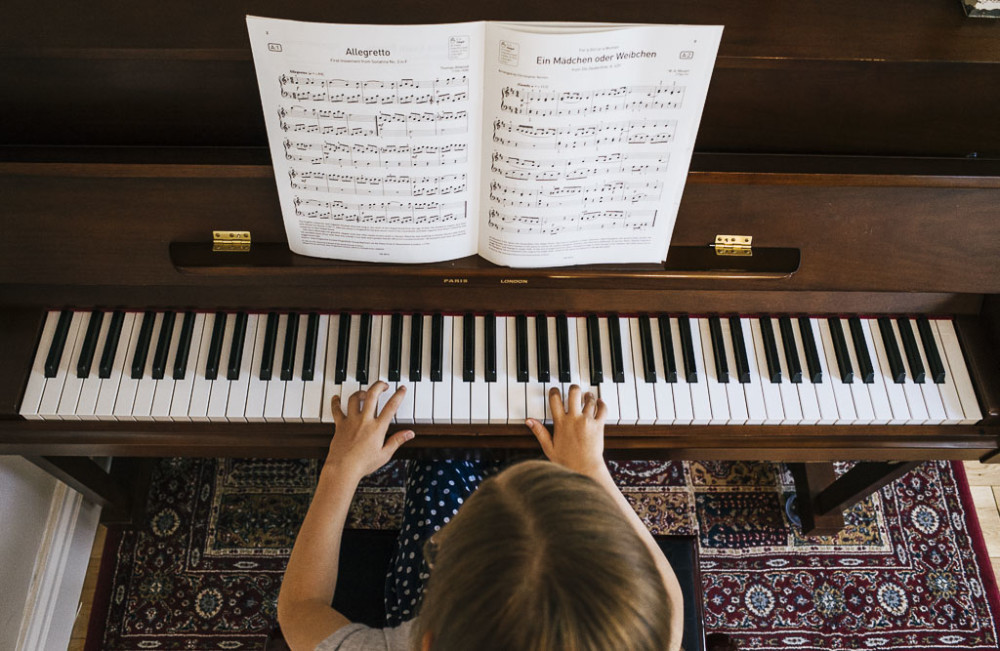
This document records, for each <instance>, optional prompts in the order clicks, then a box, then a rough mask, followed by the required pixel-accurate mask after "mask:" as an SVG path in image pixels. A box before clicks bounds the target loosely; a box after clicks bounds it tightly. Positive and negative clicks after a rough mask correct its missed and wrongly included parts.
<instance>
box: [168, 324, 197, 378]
mask: <svg viewBox="0 0 1000 651" xmlns="http://www.w3.org/2000/svg"><path fill="white" fill-rule="evenodd" d="M193 336H194V312H185V313H184V320H183V321H181V334H180V336H179V337H177V354H176V355H174V373H173V378H174V379H175V380H183V379H184V376H185V375H187V363H188V357H189V356H190V355H191V338H192V337H193Z"/></svg>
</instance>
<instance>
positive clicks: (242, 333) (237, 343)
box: [226, 312, 249, 380]
mask: <svg viewBox="0 0 1000 651" xmlns="http://www.w3.org/2000/svg"><path fill="white" fill-rule="evenodd" d="M248 322H249V318H248V317H247V313H246V312H237V313H236V323H235V324H234V325H233V341H232V342H231V343H230V345H229V365H228V368H227V369H226V379H227V380H238V379H240V371H241V370H242V369H241V367H242V366H243V347H244V346H246V341H247V323H248Z"/></svg>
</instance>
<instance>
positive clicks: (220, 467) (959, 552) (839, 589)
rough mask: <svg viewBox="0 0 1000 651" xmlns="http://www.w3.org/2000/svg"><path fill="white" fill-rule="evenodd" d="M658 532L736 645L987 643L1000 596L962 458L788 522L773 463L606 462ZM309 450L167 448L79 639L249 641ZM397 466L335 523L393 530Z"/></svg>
mask: <svg viewBox="0 0 1000 651" xmlns="http://www.w3.org/2000/svg"><path fill="white" fill-rule="evenodd" d="M613 470H614V474H615V477H616V479H617V480H618V482H619V484H620V485H622V486H623V489H624V491H625V493H626V495H627V496H628V497H629V499H630V500H631V501H632V503H633V504H634V505H635V506H636V508H637V510H638V512H639V513H640V514H641V516H642V517H643V518H644V519H645V521H646V522H647V524H648V525H649V527H650V529H651V530H653V531H654V532H656V533H680V534H696V535H697V536H698V537H699V540H700V554H701V569H702V580H703V583H704V602H705V617H706V622H705V623H706V628H707V631H708V632H723V633H728V634H730V635H731V636H732V637H734V638H736V640H737V641H738V642H739V643H740V646H741V648H744V649H757V650H768V649H800V650H813V649H906V650H917V649H943V648H950V649H998V648H1000V647H998V630H997V617H998V614H1000V597H998V592H997V585H996V581H995V579H994V577H993V573H992V570H991V568H990V563H989V558H988V557H987V553H986V549H985V544H984V543H983V539H982V535H981V532H980V530H979V525H978V522H977V520H976V516H975V511H974V510H973V506H972V500H971V497H970V495H969V490H968V484H967V482H966V479H965V472H964V469H963V467H962V465H961V464H960V463H956V464H952V463H950V462H934V463H927V464H924V465H923V466H921V467H919V468H917V469H916V470H914V471H913V472H911V473H909V474H908V475H906V476H904V477H903V478H901V479H900V480H899V481H896V482H894V483H892V484H890V485H889V486H887V487H886V488H884V489H883V490H881V491H880V492H879V493H877V494H875V495H873V496H872V497H871V498H869V499H867V500H865V501H864V502H862V503H861V504H859V505H858V506H856V507H855V508H853V509H852V510H851V511H850V512H849V513H848V514H847V526H846V527H845V529H844V530H843V531H842V532H841V533H840V534H839V535H838V536H836V537H816V538H806V537H803V536H801V535H800V534H799V533H798V529H797V528H796V526H795V525H792V524H790V522H789V516H788V513H786V503H787V501H788V498H789V497H790V496H791V495H792V494H793V492H794V491H793V488H792V479H791V476H790V474H789V473H788V472H787V471H786V470H784V468H783V466H780V465H776V464H769V463H734V462H712V463H704V462H683V463H681V462H647V461H642V462H636V461H633V462H620V463H616V464H614V466H613ZM317 471H318V469H317V462H316V461H313V460H297V461H288V460H233V459H227V460H212V459H207V460H205V459H165V460H162V461H161V462H160V463H159V464H158V467H157V469H156V472H155V475H154V477H153V487H152V489H151V491H150V496H149V500H148V507H147V519H146V521H145V523H144V525H143V526H142V527H140V528H137V529H135V530H131V531H127V532H124V533H117V534H109V536H108V542H107V547H106V548H105V551H104V564H103V567H102V572H101V577H100V578H99V582H98V589H97V598H96V600H95V603H94V609H93V610H94V615H93V617H92V620H91V626H90V637H89V639H88V642H87V650H88V651H97V650H104V651H119V650H122V651H124V650H133V649H188V650H200V649H206V650H207V649H215V650H217V649H260V648H262V647H263V644H264V640H265V639H266V637H267V635H268V632H269V631H270V630H271V629H272V628H273V627H274V625H275V600H276V597H277V594H278V587H279V585H280V581H281V576H282V572H283V569H284V566H285V562H286V560H287V558H288V554H289V551H290V546H291V544H292V541H293V538H294V534H295V532H296V531H297V529H298V526H299V524H300V522H301V520H302V518H303V516H304V514H305V511H306V507H307V506H308V503H309V498H310V496H311V493H312V490H313V486H314V484H315V481H316V476H317ZM403 472H404V470H403V466H402V463H401V462H393V463H391V464H390V465H389V466H387V467H386V468H384V469H383V470H381V471H379V472H378V473H376V474H375V475H373V476H372V477H370V478H368V479H367V480H366V482H365V485H364V486H363V488H362V489H361V490H360V491H359V493H358V495H357V497H356V499H355V502H354V505H353V507H352V511H351V516H350V520H349V524H348V526H351V527H358V528H395V527H396V526H398V522H399V518H400V512H401V507H402V501H403V495H402V485H403Z"/></svg>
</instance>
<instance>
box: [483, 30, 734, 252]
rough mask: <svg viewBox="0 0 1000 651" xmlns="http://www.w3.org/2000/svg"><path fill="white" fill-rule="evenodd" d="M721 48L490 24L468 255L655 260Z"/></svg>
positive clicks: (700, 38)
mask: <svg viewBox="0 0 1000 651" xmlns="http://www.w3.org/2000/svg"><path fill="white" fill-rule="evenodd" d="M574 32H575V33H574ZM721 37H722V27H720V26H689V25H629V26H609V25H576V26H574V25H546V24H538V23H534V24H516V23H488V24H487V32H486V55H485V66H486V87H485V93H484V99H483V101H484V113H485V115H484V122H483V132H484V133H483V152H484V161H483V176H482V178H483V184H482V189H481V205H482V211H483V212H484V218H485V222H484V223H483V224H482V225H481V226H480V231H479V254H480V255H481V256H483V257H485V258H487V259H489V260H490V261H492V262H494V263H496V264H502V265H508V266H512V267H539V266H563V265H577V264H600V263H622V262H646V263H650V262H660V261H662V260H664V259H665V258H666V254H667V248H668V246H669V243H670V236H671V233H672V232H673V226H674V221H675V220H676V217H677V209H678V206H679V205H680V200H681V194H682V192H683V189H684V183H685V181H686V179H687V172H688V167H689V165H690V161H691V154H692V152H693V150H694V142H695V137H696V135H697V132H698V124H699V122H700V120H701V113H702V108H703V106H704V103H705V96H706V94H707V92H708V85H709V80H710V79H711V74H712V69H713V67H714V65H715V57H716V53H717V51H718V47H719V41H720V40H721Z"/></svg>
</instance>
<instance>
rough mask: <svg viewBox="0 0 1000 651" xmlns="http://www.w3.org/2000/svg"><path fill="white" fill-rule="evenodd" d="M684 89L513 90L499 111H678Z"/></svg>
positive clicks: (509, 89)
mask: <svg viewBox="0 0 1000 651" xmlns="http://www.w3.org/2000/svg"><path fill="white" fill-rule="evenodd" d="M684 91H685V88H684V86H678V85H676V84H670V85H662V84H661V85H657V86H620V87H618V88H602V89H598V90H591V91H547V90H540V89H536V88H512V87H510V86H507V87H505V88H504V89H503V91H502V92H501V95H502V98H501V101H500V110H502V111H506V112H507V113H512V114H514V115H538V116H552V115H557V116H567V115H591V114H594V113H608V112H611V111H650V110H659V109H677V108H680V107H681V105H682V104H683V102H684Z"/></svg>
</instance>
